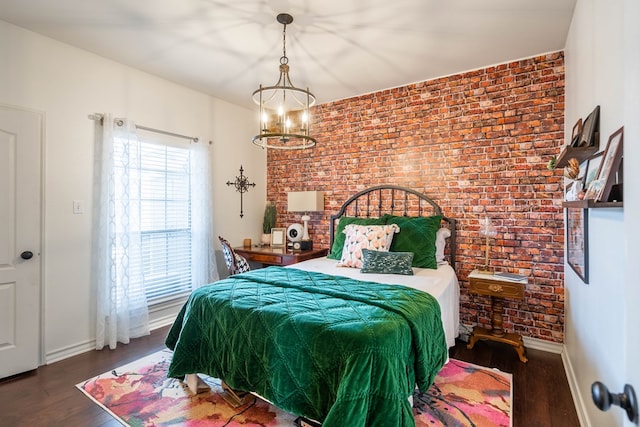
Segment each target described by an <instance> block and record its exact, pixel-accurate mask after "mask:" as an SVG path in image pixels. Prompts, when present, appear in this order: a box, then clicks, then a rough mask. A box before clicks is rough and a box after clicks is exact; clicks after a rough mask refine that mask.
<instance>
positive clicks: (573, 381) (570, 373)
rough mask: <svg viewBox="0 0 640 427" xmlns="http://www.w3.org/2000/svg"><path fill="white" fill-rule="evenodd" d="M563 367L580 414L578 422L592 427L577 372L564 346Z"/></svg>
mask: <svg viewBox="0 0 640 427" xmlns="http://www.w3.org/2000/svg"><path fill="white" fill-rule="evenodd" d="M562 365H563V366H564V372H565V374H566V376H567V381H568V382H569V390H571V396H572V397H573V406H575V408H576V413H577V414H578V421H580V425H581V426H582V427H591V422H590V421H589V417H588V416H587V409H586V408H587V407H586V405H585V402H584V398H583V397H582V393H580V387H579V386H578V379H577V377H576V374H575V371H574V370H573V365H572V364H571V359H570V358H569V355H568V353H567V349H566V346H563V351H562Z"/></svg>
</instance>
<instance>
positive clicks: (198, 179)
mask: <svg viewBox="0 0 640 427" xmlns="http://www.w3.org/2000/svg"><path fill="white" fill-rule="evenodd" d="M190 155H191V186H192V187H191V286H192V289H196V288H199V287H200V286H204V285H206V284H208V283H211V282H215V281H216V280H218V279H219V276H218V269H217V267H216V260H215V247H214V245H213V242H214V240H213V236H215V233H214V231H213V212H212V204H211V173H210V169H211V168H210V165H211V160H210V159H209V147H208V146H206V145H205V143H204V142H199V143H197V144H191V150H190Z"/></svg>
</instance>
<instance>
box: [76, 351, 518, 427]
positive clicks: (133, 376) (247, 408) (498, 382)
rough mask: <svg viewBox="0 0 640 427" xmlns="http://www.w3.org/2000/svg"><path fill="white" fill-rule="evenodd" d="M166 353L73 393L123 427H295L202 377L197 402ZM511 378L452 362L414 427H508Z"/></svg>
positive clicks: (422, 401)
mask: <svg viewBox="0 0 640 427" xmlns="http://www.w3.org/2000/svg"><path fill="white" fill-rule="evenodd" d="M170 361H171V351H170V350H162V351H159V352H157V353H153V354H151V355H149V356H147V357H144V358H142V359H139V360H136V361H134V362H132V363H130V364H128V365H125V366H122V367H120V368H117V369H114V370H113V371H111V372H106V373H104V374H102V375H98V376H97V377H94V378H91V379H89V380H86V381H84V382H82V383H80V384H77V385H76V387H77V388H78V389H80V390H81V391H82V392H83V393H85V394H86V395H87V396H88V397H89V398H91V399H92V400H93V401H94V402H95V403H97V404H98V405H100V406H102V407H103V408H104V409H106V410H107V411H108V412H109V413H110V414H111V415H113V416H114V417H115V418H116V419H118V420H119V421H120V422H121V423H122V424H124V425H127V426H134V427H142V426H145V427H160V426H172V427H176V426H182V427H200V426H207V427H222V426H228V427H238V426H262V427H282V426H295V425H297V424H295V420H296V418H297V417H296V416H294V415H292V414H289V413H287V412H284V411H281V410H280V409H278V408H276V407H274V406H273V405H271V404H269V403H267V402H265V401H263V400H261V399H259V398H257V397H252V398H251V399H250V400H249V402H248V403H246V404H245V405H243V406H240V407H238V408H233V407H232V406H230V405H229V404H228V403H227V402H226V401H225V400H224V399H223V398H222V396H221V393H222V391H223V390H222V385H221V381H220V380H219V379H216V378H211V377H207V376H206V375H202V374H200V375H199V376H200V378H201V379H202V380H203V381H204V382H205V383H206V384H207V385H208V386H209V389H206V390H203V391H200V392H199V393H198V394H196V395H192V394H191V393H190V392H189V390H188V389H187V387H186V385H184V384H183V383H182V382H180V381H178V380H175V379H172V378H167V369H168V367H169V363H170ZM511 396H512V393H511V374H507V373H504V372H500V371H498V370H495V369H489V368H484V367H481V366H477V365H473V364H469V363H466V362H462V361H459V360H455V359H451V360H449V362H448V363H447V364H446V365H445V366H444V367H443V368H442V370H441V371H440V372H439V373H438V375H437V377H436V379H435V382H434V384H433V385H432V386H431V388H430V389H429V391H428V392H427V393H420V392H419V391H417V390H416V392H415V393H414V396H413V405H414V408H413V411H414V414H415V420H416V426H417V427H424V426H430V427H431V426H455V427H466V426H476V427H481V426H511Z"/></svg>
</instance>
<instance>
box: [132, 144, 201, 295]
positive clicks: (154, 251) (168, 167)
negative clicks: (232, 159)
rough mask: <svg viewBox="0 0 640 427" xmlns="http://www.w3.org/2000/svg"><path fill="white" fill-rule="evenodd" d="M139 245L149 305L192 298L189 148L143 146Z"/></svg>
mask: <svg viewBox="0 0 640 427" xmlns="http://www.w3.org/2000/svg"><path fill="white" fill-rule="evenodd" d="M139 164H140V223H141V227H140V239H141V240H140V245H141V257H142V277H143V281H144V289H145V293H146V297H147V302H148V304H149V305H153V304H158V303H161V302H165V301H168V300H170V299H174V298H177V297H180V296H183V295H186V294H188V293H189V292H191V282H192V277H191V271H192V268H191V267H192V261H191V239H192V230H191V224H192V221H191V212H192V209H191V203H192V200H191V182H190V180H191V178H190V177H191V162H190V153H189V149H188V148H181V147H174V146H169V145H162V144H155V143H149V142H141V143H140V163H139Z"/></svg>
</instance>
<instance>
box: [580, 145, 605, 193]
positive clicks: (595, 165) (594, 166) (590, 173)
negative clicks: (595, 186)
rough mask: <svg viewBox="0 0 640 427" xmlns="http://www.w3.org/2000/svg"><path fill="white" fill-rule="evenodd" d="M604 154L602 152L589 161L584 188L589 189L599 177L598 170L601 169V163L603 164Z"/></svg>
mask: <svg viewBox="0 0 640 427" xmlns="http://www.w3.org/2000/svg"><path fill="white" fill-rule="evenodd" d="M603 154H604V153H603V152H602V151H600V152H599V153H596V154H594V155H593V156H591V157H589V158H588V159H587V161H586V162H587V170H586V172H585V174H584V188H587V189H588V188H589V185H591V183H592V182H593V181H594V180H595V179H596V178H597V177H598V170H599V169H600V163H602V155H603Z"/></svg>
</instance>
